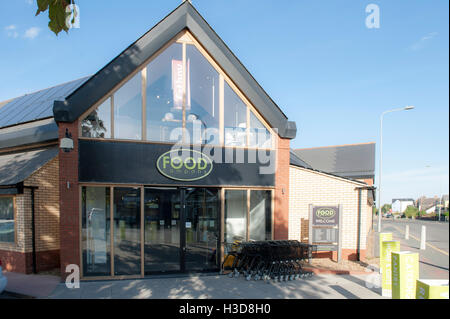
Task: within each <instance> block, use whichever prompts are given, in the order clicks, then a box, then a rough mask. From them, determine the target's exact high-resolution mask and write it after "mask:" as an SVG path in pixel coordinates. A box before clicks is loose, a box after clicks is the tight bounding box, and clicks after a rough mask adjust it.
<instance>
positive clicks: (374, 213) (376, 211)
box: [372, 206, 378, 215]
mask: <svg viewBox="0 0 450 319" xmlns="http://www.w3.org/2000/svg"><path fill="white" fill-rule="evenodd" d="M377 213H378V209H377V208H376V207H375V206H372V214H373V215H376V214H377Z"/></svg>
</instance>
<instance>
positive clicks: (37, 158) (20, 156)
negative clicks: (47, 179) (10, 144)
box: [0, 147, 59, 186]
mask: <svg viewBox="0 0 450 319" xmlns="http://www.w3.org/2000/svg"><path fill="white" fill-rule="evenodd" d="M58 151H59V150H58V148H57V147H52V148H46V149H38V150H31V151H26V152H18V153H10V154H4V155H0V186H8V185H16V184H18V183H20V182H23V181H24V180H25V179H26V178H27V177H29V176H30V175H31V174H33V173H34V172H35V171H36V170H38V169H39V168H41V167H42V166H44V165H45V164H46V163H47V162H49V161H50V160H51V159H53V158H54V157H55V156H56V155H58Z"/></svg>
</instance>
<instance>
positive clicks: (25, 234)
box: [0, 157, 60, 273]
mask: <svg viewBox="0 0 450 319" xmlns="http://www.w3.org/2000/svg"><path fill="white" fill-rule="evenodd" d="M58 176H59V160H58V157H55V158H54V159H52V160H51V161H49V162H48V163H46V164H45V165H44V166H42V167H41V168H40V169H38V170H37V171H36V172H34V173H33V174H32V175H30V176H29V177H28V178H27V179H26V180H25V181H24V185H25V186H37V187H38V189H36V190H35V195H34V198H35V232H36V233H35V239H36V264H37V265H36V266H37V267H36V268H37V271H42V270H49V269H53V268H57V267H59V244H60V242H59V183H58V181H59V177H58ZM15 204H16V216H15V217H16V218H15V227H16V242H15V243H13V244H6V243H0V259H1V260H2V261H3V263H4V266H5V269H6V270H9V271H17V272H22V273H30V272H31V271H32V262H33V261H32V251H33V246H32V232H31V227H32V220H31V211H32V207H31V190H30V189H27V188H25V189H24V193H23V194H19V195H16V196H15Z"/></svg>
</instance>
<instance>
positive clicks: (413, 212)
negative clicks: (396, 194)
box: [404, 206, 419, 218]
mask: <svg viewBox="0 0 450 319" xmlns="http://www.w3.org/2000/svg"><path fill="white" fill-rule="evenodd" d="M404 214H405V216H406V217H408V218H409V217H417V215H418V214H419V209H418V208H417V207H414V206H408V207H407V208H406V210H405V212H404Z"/></svg>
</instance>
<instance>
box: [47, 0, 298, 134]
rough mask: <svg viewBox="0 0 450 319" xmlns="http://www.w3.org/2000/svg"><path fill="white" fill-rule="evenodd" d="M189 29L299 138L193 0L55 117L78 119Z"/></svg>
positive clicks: (273, 121) (282, 128) (59, 105)
mask: <svg viewBox="0 0 450 319" xmlns="http://www.w3.org/2000/svg"><path fill="white" fill-rule="evenodd" d="M185 29H188V30H189V31H190V32H191V33H192V35H193V36H194V37H195V38H196V39H197V40H198V41H199V42H200V43H201V44H202V46H203V47H204V48H205V49H206V51H207V52H208V53H209V54H210V55H211V56H212V58H213V59H214V60H215V61H216V62H217V63H218V64H219V65H220V66H221V67H222V68H223V70H224V71H225V72H226V73H227V75H228V76H229V77H230V78H231V79H232V80H233V82H234V83H235V84H236V85H237V86H238V87H239V88H240V89H241V90H242V92H243V93H244V94H245V96H246V97H247V98H248V99H249V100H250V102H252V104H253V105H254V106H255V107H256V108H257V109H258V111H259V112H260V113H261V115H262V116H263V117H264V118H265V119H266V121H267V122H268V123H269V124H270V125H271V126H272V127H273V128H276V129H277V130H278V134H279V135H280V136H281V137H284V138H291V139H292V138H294V137H295V135H296V132H297V128H296V126H295V122H291V121H288V119H287V117H286V115H284V113H283V112H282V111H281V109H280V108H279V107H278V106H277V105H276V104H275V102H274V101H273V100H272V99H271V98H270V97H269V95H268V94H267V93H266V92H265V91H264V90H263V88H262V87H261V86H260V85H259V84H258V82H257V81H256V80H255V79H254V78H253V77H252V75H251V74H250V73H249V72H248V71H247V69H246V68H245V67H244V66H243V64H242V63H241V62H240V61H239V60H238V59H237V57H236V56H235V55H234V54H233V52H231V50H230V49H229V48H228V47H227V46H226V44H225V43H224V42H223V41H222V39H220V37H219V36H218V35H217V34H216V33H215V32H214V30H213V29H212V28H211V27H210V26H209V24H208V23H207V22H206V21H205V20H204V19H203V17H202V16H201V15H200V14H199V13H198V11H197V10H196V9H195V8H194V7H193V6H192V5H191V4H190V3H189V1H185V2H183V3H182V4H181V5H180V6H178V7H177V8H176V9H175V10H174V11H172V12H171V13H170V14H169V15H167V16H166V17H165V18H164V19H163V20H161V21H160V22H159V23H158V24H157V25H156V26H154V27H153V28H152V29H151V30H149V31H148V32H147V33H146V34H144V35H143V36H142V37H141V38H140V39H138V40H137V41H136V42H134V43H133V44H132V45H130V46H129V47H128V48H127V49H126V50H125V51H123V52H122V53H121V54H120V55H118V56H117V57H116V58H115V59H114V60H112V61H111V62H110V63H108V64H107V65H106V66H105V67H104V68H103V69H101V70H100V71H99V72H97V73H96V74H95V75H93V76H92V77H91V78H90V79H89V80H88V81H86V83H84V84H83V85H82V86H80V87H78V89H76V90H75V91H74V92H73V93H72V94H70V95H69V96H68V97H66V99H65V100H63V99H61V101H55V103H54V108H53V111H54V117H55V120H56V121H57V122H73V121H75V120H76V119H77V118H79V117H80V116H81V115H82V114H83V113H84V112H85V111H86V110H88V109H89V107H91V106H92V105H94V104H95V103H96V102H98V101H99V100H100V99H101V98H103V97H104V96H105V95H106V94H107V93H108V92H110V91H111V90H112V89H113V88H114V87H115V86H116V85H118V84H119V83H120V82H121V81H122V80H124V79H125V78H126V77H127V76H128V75H130V74H131V73H132V72H133V71H135V70H136V69H137V68H138V67H139V66H141V65H142V64H143V63H144V62H146V61H147V60H148V58H149V57H151V56H152V55H154V54H155V53H156V52H157V51H158V50H159V49H160V48H162V47H163V46H164V45H165V44H166V43H168V42H169V41H170V40H172V39H173V38H174V37H175V36H176V35H177V34H179V33H180V32H181V31H183V30H185Z"/></svg>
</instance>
